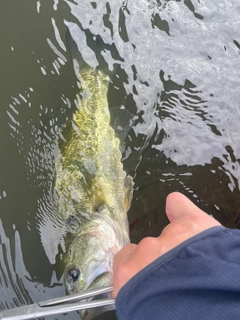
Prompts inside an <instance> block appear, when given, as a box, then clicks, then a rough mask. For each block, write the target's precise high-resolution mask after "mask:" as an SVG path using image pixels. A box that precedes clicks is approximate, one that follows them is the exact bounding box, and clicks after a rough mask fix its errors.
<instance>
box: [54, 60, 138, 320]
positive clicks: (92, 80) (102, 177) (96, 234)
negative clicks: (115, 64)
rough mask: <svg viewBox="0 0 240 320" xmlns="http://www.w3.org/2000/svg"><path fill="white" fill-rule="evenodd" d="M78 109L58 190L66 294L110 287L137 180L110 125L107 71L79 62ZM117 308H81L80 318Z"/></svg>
mask: <svg viewBox="0 0 240 320" xmlns="http://www.w3.org/2000/svg"><path fill="white" fill-rule="evenodd" d="M74 63H75V71H76V70H77V71H76V75H77V77H78V79H79V82H80V84H81V88H80V90H79V93H78V94H77V102H78V103H77V105H78V106H77V110H76V112H75V113H74V115H73V119H72V121H71V123H70V124H68V126H67V127H66V130H65V131H64V132H63V133H62V138H61V139H59V151H60V152H59V156H58V158H57V160H56V169H55V170H56V178H55V186H54V192H55V197H56V199H57V214H58V215H59V217H61V219H62V220H63V221H64V223H65V225H66V226H67V230H68V236H66V250H65V253H64V255H63V256H64V258H63V259H62V263H63V265H64V266H65V271H64V285H65V288H66V292H67V293H68V294H73V293H77V292H82V291H86V290H88V289H91V288H93V287H102V286H109V285H112V266H113V258H114V255H115V254H116V253H117V252H118V251H119V250H120V249H121V248H122V247H123V246H125V245H127V244H128V243H129V241H130V240H129V226H128V218H127V212H128V210H129V208H130V205H131V201H132V197H133V185H134V183H133V179H132V177H131V176H129V175H127V174H126V172H125V171H124V170H123V164H122V162H121V158H122V154H121V152H120V150H119V145H120V141H119V139H118V138H117V137H116V134H115V131H114V129H113V128H112V127H111V125H110V112H109V106H108V99H107V94H108V87H109V81H110V78H109V75H108V74H107V73H106V72H105V71H104V70H101V68H100V67H99V66H98V67H96V68H92V67H90V66H88V65H86V64H84V65H82V64H78V68H76V60H74ZM112 308H114V307H113V306H106V307H101V308H100V307H99V308H95V309H92V310H85V311H83V312H81V318H82V319H92V318H93V317H94V316H96V315H97V314H100V313H102V312H105V311H107V310H110V309H112Z"/></svg>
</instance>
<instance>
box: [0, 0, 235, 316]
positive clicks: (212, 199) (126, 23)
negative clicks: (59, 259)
mask: <svg viewBox="0 0 240 320" xmlns="http://www.w3.org/2000/svg"><path fill="white" fill-rule="evenodd" d="M78 2H79V3H78ZM78 2H77V1H76V2H74V1H63V0H62V1H58V0H55V1H51V0H48V1H33V0H31V1H30V0H25V1H11V0H9V1H2V2H1V3H0V33H1V37H0V39H1V51H0V70H1V77H0V85H1V86H0V88H1V95H0V123H1V126H0V141H1V152H0V164H1V165H0V244H1V247H0V297H1V299H0V310H3V309H6V308H11V307H15V306H20V305H22V304H26V303H31V302H33V301H34V302H35V301H39V300H45V299H48V298H51V297H55V296H60V295H63V294H64V289H63V287H62V283H61V281H59V280H58V279H57V277H56V273H55V266H54V257H55V253H56V250H57V242H58V239H56V235H53V234H52V233H51V231H52V229H51V222H50V219H49V217H50V216H51V212H52V210H53V206H52V201H51V188H52V183H53V179H54V147H55V145H56V143H57V141H58V138H59V130H60V129H61V128H62V127H63V126H64V124H65V123H66V122H67V121H68V120H69V119H71V117H72V114H73V113H74V111H75V110H76V104H75V99H76V93H77V91H78V83H77V79H76V76H75V74H74V70H73V65H72V61H71V57H70V54H69V52H68V50H67V49H66V45H65V33H66V30H67V29H68V28H69V29H70V30H72V32H73V30H74V32H76V33H75V34H76V35H77V37H79V49H80V51H81V54H82V56H83V57H84V59H85V60H86V61H87V62H88V64H89V65H91V66H95V65H96V57H95V55H94V54H93V52H92V51H91V49H90V48H91V41H90V40H89V39H92V41H95V40H94V39H95V38H94V37H95V36H98V37H101V39H102V40H103V42H104V46H105V47H104V48H103V49H104V50H103V51H101V55H102V56H103V58H104V60H105V61H106V63H107V65H108V66H109V68H110V69H111V68H112V66H113V64H114V63H116V62H117V63H118V68H117V70H116V73H115V74H114V76H113V78H112V84H111V86H110V90H109V97H108V98H109V105H110V108H111V110H112V114H113V116H114V118H113V125H114V127H115V128H116V127H117V126H118V125H119V124H120V125H121V126H122V127H123V129H124V130H123V131H124V133H125V135H122V137H124V141H123V142H122V143H123V146H124V148H123V150H124V151H123V163H124V168H125V170H126V171H127V172H128V173H129V174H130V175H132V176H133V177H134V181H135V192H134V200H133V203H132V207H131V209H130V211H129V221H130V227H131V238H132V241H135V242H138V241H139V240H140V239H141V238H142V237H144V236H147V235H152V236H156V235H158V234H159V233H160V231H161V230H162V228H163V227H164V226H165V225H166V224H167V219H166V217H165V214H164V206H165V198H166V196H167V194H168V193H170V192H171V191H176V190H178V191H180V192H182V193H184V194H185V195H187V196H188V197H189V198H190V199H191V200H192V201H194V202H195V203H196V204H198V205H199V206H200V207H201V208H202V209H204V210H206V211H207V212H208V213H211V214H212V215H213V216H214V217H215V218H217V219H218V220H219V221H220V222H222V223H223V224H224V225H227V226H231V227H239V226H240V222H239V218H238V217H239V215H240V209H239V208H240V197H239V177H240V169H239V163H240V161H239V156H240V125H239V124H240V108H239V101H240V77H239V69H240V31H239V30H240V22H239V16H240V2H239V1H236V0H212V1H201V0H198V1H197V0H192V1H190V0H185V1H182V0H175V1H173V0H172V1H171V0H168V1H159V0H156V1H150V0H140V1H125V2H121V1H120V2H119V1H118V2H117V1H110V2H106V1H104V0H101V1H100V0H99V1H97V2H88V1H86V0H82V1H80V0H79V1H78ZM110 52H113V53H115V54H113V56H112V55H111V54H110ZM119 110H124V111H123V112H119ZM126 132H127V135H126ZM120 133H121V132H120ZM66 318H67V319H78V318H79V317H78V315H77V314H76V313H71V314H69V315H65V316H57V317H52V319H66ZM103 318H104V319H106V317H105V316H104V317H103ZM49 319H50V318H49Z"/></svg>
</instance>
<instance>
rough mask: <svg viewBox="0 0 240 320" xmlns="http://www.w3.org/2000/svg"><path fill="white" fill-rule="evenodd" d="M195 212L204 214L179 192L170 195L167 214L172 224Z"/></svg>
mask: <svg viewBox="0 0 240 320" xmlns="http://www.w3.org/2000/svg"><path fill="white" fill-rule="evenodd" d="M194 212H203V211H202V210H200V209H199V208H198V207H197V206H195V204H193V203H192V202H191V201H190V200H189V199H188V198H187V197H185V196H184V195H183V194H181V193H179V192H173V193H170V194H169V195H168V197H167V201H166V214H167V217H168V219H169V221H170V222H173V221H174V220H176V219H179V218H181V217H183V216H186V215H189V214H191V213H194Z"/></svg>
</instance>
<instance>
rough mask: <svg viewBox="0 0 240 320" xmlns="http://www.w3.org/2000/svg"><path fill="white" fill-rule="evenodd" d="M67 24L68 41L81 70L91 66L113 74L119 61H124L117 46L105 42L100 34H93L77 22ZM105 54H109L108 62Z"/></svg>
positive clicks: (72, 54)
mask: <svg viewBox="0 0 240 320" xmlns="http://www.w3.org/2000/svg"><path fill="white" fill-rule="evenodd" d="M67 26H68V30H67V32H66V43H67V46H68V48H69V51H70V53H71V56H72V59H73V60H75V61H76V62H77V63H78V66H79V68H80V70H81V69H82V68H89V67H91V68H93V69H100V70H102V71H104V72H105V73H106V74H107V75H108V76H111V75H113V74H114V73H115V71H116V67H117V64H118V62H121V61H123V59H122V58H121V57H120V55H119V53H118V51H117V48H116V46H115V45H114V44H107V43H105V42H104V41H103V39H102V38H101V36H100V35H93V34H92V33H91V31H90V30H89V29H86V30H82V29H81V28H80V27H79V26H78V25H77V24H75V23H67ZM104 56H108V62H107V61H106V60H105V58H104ZM111 58H112V59H111ZM109 60H110V61H111V63H110V62H109ZM78 72H79V70H78Z"/></svg>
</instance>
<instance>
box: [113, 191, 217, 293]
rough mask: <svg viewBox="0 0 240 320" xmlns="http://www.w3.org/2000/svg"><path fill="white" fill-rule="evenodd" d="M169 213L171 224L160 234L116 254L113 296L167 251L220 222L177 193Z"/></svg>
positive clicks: (170, 201) (169, 200)
mask: <svg viewBox="0 0 240 320" xmlns="http://www.w3.org/2000/svg"><path fill="white" fill-rule="evenodd" d="M166 214H167V217H168V219H169V221H170V224H169V225H167V226H166V227H165V228H164V229H163V231H162V233H161V235H160V236H159V237H157V238H153V237H147V238H144V239H143V240H141V241H140V243H139V244H138V245H136V244H133V243H131V244H129V245H127V246H125V247H124V248H123V249H122V250H120V251H119V252H118V253H117V254H116V255H115V257H114V261H113V287H114V290H113V293H112V297H116V296H117V294H118V292H119V290H120V289H121V287H122V286H124V285H125V283H127V282H128V281H129V280H130V279H131V278H132V277H133V276H134V275H135V274H136V273H138V272H139V271H140V270H142V269H143V268H144V267H146V266H147V265H148V264H150V263H151V262H153V261H154V260H156V259H157V258H159V257H160V256H161V255H163V254H164V253H166V252H168V251H169V250H171V249H173V248H174V247H176V246H177V245H179V244H180V243H182V242H183V241H185V240H187V239H189V238H191V237H193V236H195V235H196V234H198V233H200V232H202V231H205V230H207V229H209V228H211V227H215V226H220V225H221V224H220V223H219V222H218V221H217V220H215V219H214V218H212V217H211V216H209V215H208V214H206V213H205V212H204V211H202V210H200V209H199V208H198V207H197V206H195V205H194V204H193V203H192V202H191V201H190V200H189V199H188V198H187V197H185V196H184V195H182V194H181V193H178V192H173V193H171V194H169V195H168V197H167V200H166Z"/></svg>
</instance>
